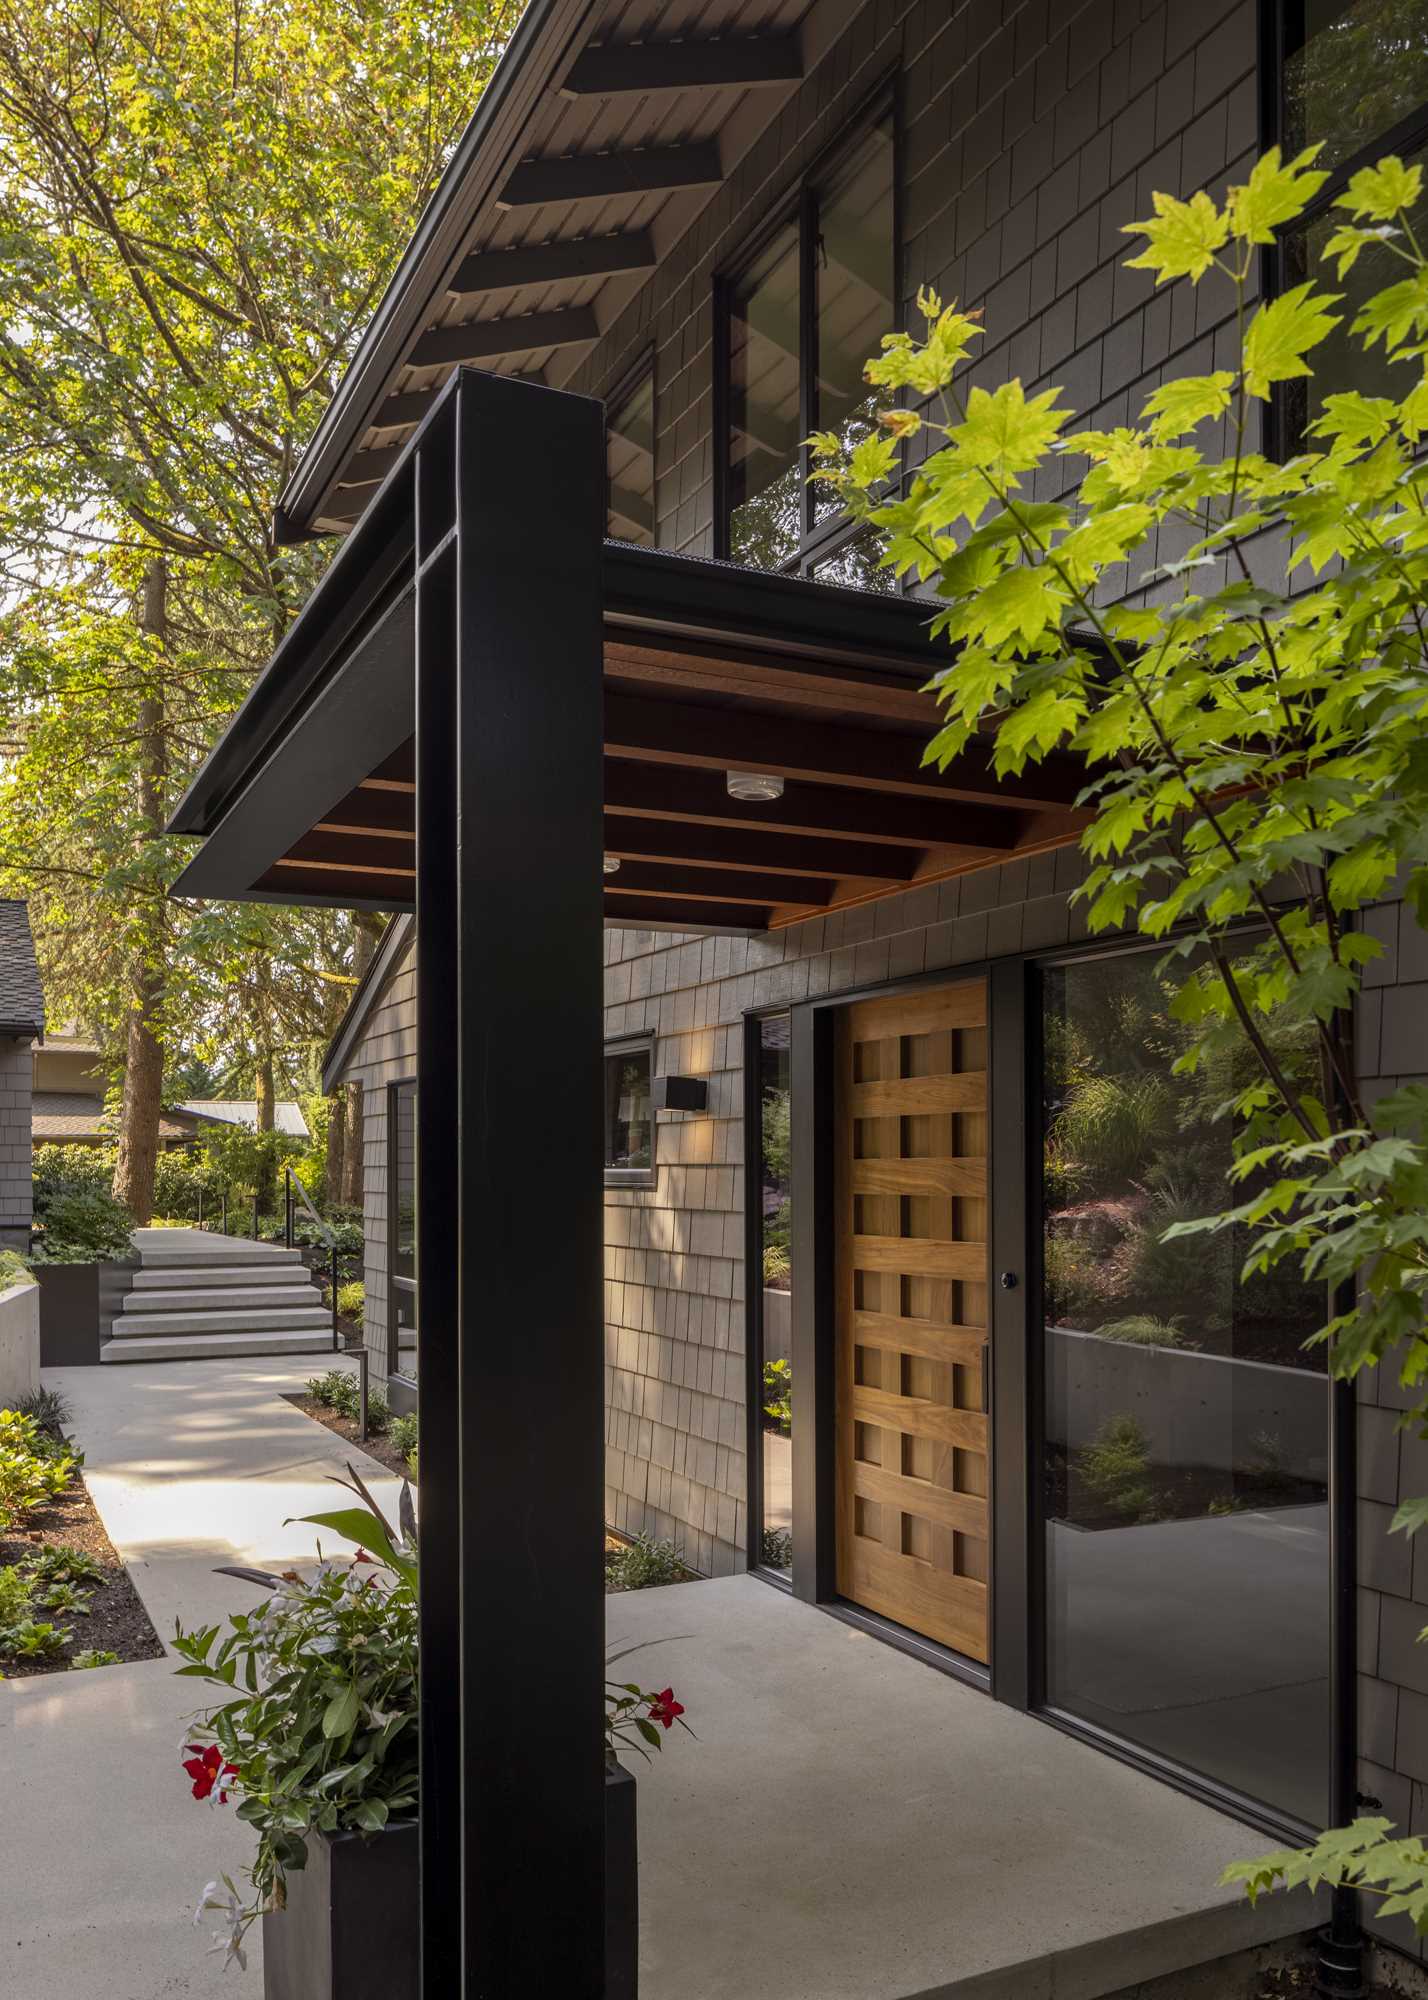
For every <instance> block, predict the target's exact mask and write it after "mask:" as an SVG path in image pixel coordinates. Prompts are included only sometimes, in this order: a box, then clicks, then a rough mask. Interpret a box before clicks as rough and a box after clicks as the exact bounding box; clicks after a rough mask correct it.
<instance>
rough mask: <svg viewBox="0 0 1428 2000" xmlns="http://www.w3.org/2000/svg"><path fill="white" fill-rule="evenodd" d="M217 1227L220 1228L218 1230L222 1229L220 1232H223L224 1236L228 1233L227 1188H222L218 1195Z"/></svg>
mask: <svg viewBox="0 0 1428 2000" xmlns="http://www.w3.org/2000/svg"><path fill="white" fill-rule="evenodd" d="M218 1227H219V1228H220V1230H222V1232H223V1234H224V1235H225V1236H226V1235H227V1234H228V1190H227V1188H224V1190H223V1192H222V1193H221V1194H220V1195H219V1197H218Z"/></svg>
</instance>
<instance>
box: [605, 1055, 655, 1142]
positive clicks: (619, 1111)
mask: <svg viewBox="0 0 1428 2000" xmlns="http://www.w3.org/2000/svg"><path fill="white" fill-rule="evenodd" d="M653 1135H654V1118H653V1112H652V1109H651V1106H650V1052H649V1050H648V1049H647V1048H641V1049H621V1050H619V1051H618V1052H617V1053H615V1054H613V1055H608V1056H606V1058H605V1165H606V1166H607V1167H609V1168H617V1169H618V1168H639V1167H648V1166H649V1164H650V1162H651V1160H652V1158H653V1149H652V1140H653Z"/></svg>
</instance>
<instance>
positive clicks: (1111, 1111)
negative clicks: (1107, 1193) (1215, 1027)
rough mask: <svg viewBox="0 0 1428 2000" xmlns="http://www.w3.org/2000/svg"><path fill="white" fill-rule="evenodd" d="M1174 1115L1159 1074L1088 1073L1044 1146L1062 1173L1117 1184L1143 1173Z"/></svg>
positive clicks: (1093, 1183)
mask: <svg viewBox="0 0 1428 2000" xmlns="http://www.w3.org/2000/svg"><path fill="white" fill-rule="evenodd" d="M1174 1115H1175V1102H1174V1097H1173V1095H1172V1093H1171V1091H1170V1089H1169V1088H1168V1087H1167V1085H1166V1084H1165V1083H1164V1082H1163V1081H1162V1080H1161V1078H1160V1077H1158V1076H1138V1077H1131V1078H1128V1079H1127V1078H1121V1077H1115V1076H1088V1077H1085V1078H1083V1079H1082V1080H1081V1081H1080V1082H1079V1083H1077V1084H1076V1085H1075V1086H1074V1088H1073V1090H1072V1092H1071V1094H1070V1096H1069V1098H1068V1099H1067V1102H1066V1104H1065V1106H1064V1107H1063V1109H1062V1110H1061V1112H1060V1113H1059V1114H1058V1116H1057V1117H1056V1119H1055V1120H1054V1121H1053V1123H1052V1126H1051V1130H1050V1133H1049V1134H1048V1145H1049V1147H1050V1150H1051V1152H1052V1154H1053V1156H1054V1157H1055V1158H1056V1160H1057V1161H1058V1163H1059V1167H1058V1171H1059V1172H1060V1173H1061V1174H1062V1175H1063V1176H1069V1177H1070V1178H1071V1179H1072V1180H1074V1179H1075V1178H1076V1177H1077V1175H1078V1174H1080V1175H1082V1176H1084V1179H1085V1181H1086V1183H1088V1184H1089V1185H1090V1186H1091V1187H1094V1188H1096V1189H1099V1190H1105V1189H1108V1188H1111V1189H1121V1188H1124V1187H1125V1186H1126V1184H1127V1183H1128V1182H1130V1181H1131V1180H1133V1179H1135V1178H1136V1177H1137V1176H1139V1175H1141V1174H1143V1173H1144V1172H1145V1169H1146V1166H1147V1164H1148V1163H1149V1160H1150V1158H1151V1155H1152V1154H1153V1152H1154V1151H1155V1148H1156V1146H1157V1144H1158V1143H1159V1142H1160V1140H1161V1139H1162V1138H1163V1137H1164V1135H1165V1134H1166V1132H1167V1130H1168V1128H1169V1127H1170V1125H1171V1122H1172V1120H1173V1118H1174Z"/></svg>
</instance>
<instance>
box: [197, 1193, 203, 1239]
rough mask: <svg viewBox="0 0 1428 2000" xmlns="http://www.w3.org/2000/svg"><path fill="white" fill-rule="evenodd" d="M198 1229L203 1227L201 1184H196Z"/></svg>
mask: <svg viewBox="0 0 1428 2000" xmlns="http://www.w3.org/2000/svg"><path fill="white" fill-rule="evenodd" d="M198 1227H199V1228H200V1229H202V1227H203V1182H202V1181H200V1182H199V1184H198Z"/></svg>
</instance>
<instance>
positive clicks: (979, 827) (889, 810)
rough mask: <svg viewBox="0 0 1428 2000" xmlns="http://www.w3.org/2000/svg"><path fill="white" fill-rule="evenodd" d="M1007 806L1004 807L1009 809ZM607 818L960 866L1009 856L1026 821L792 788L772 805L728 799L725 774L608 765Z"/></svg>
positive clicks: (1006, 814)
mask: <svg viewBox="0 0 1428 2000" xmlns="http://www.w3.org/2000/svg"><path fill="white" fill-rule="evenodd" d="M1010 803H1011V802H1010V801H1009V802H1008V804H1009V805H1010ZM605 811H606V814H607V816H608V815H609V814H611V813H617V814H621V815H623V814H626V813H633V814H634V815H636V816H637V817H638V818H641V819H661V820H673V821H680V822H687V823H688V824H689V825H692V826H700V825H702V826H731V827H747V828H751V829H754V830H756V831H758V832H761V833H768V834H775V835H781V834H794V835H807V836H809V837H810V838H813V839H823V838H825V837H842V836H845V835H847V836H851V837H852V838H854V839H857V840H866V841H871V842H874V843H878V844H881V843H883V842H888V843H891V844H892V846H893V850H894V852H896V851H897V849H898V848H906V847H911V848H914V849H917V850H925V849H926V848H929V847H946V848H949V849H950V850H952V851H953V852H954V853H955V854H957V855H959V856H960V857H961V858H962V859H963V860H965V861H969V862H970V861H984V860H991V859H995V858H996V857H998V856H1000V855H1006V854H1009V853H1011V852H1012V850H1013V849H1014V848H1016V847H1018V846H1019V845H1020V841H1021V835H1022V830H1023V827H1024V825H1025V823H1026V819H1027V815H1026V814H1025V813H1024V812H1020V811H1015V810H1008V809H1007V808H1005V807H998V806H994V805H990V804H969V803H967V802H966V801H959V800H957V799H955V798H945V799H940V800H939V799H926V798H909V797H906V796H904V795H902V794H900V793H891V792H869V791H854V790H851V789H849V790H841V789H838V788H836V787H834V786H831V785H806V784H789V785H788V786H787V788H786V790H785V792H784V795H783V797H782V798H781V799H777V800H774V801H773V802H771V803H767V804H766V803H762V802H760V801H759V800H749V799H731V798H730V797H729V793H728V790H727V788H726V786H725V783H724V774H723V772H722V771H719V772H715V771H699V770H695V769H693V768H686V769H683V770H674V769H666V770H662V769H660V767H659V766H658V765H656V764H634V763H629V764H626V763H619V762H616V761H613V760H611V759H609V758H607V759H606V762H605Z"/></svg>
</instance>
